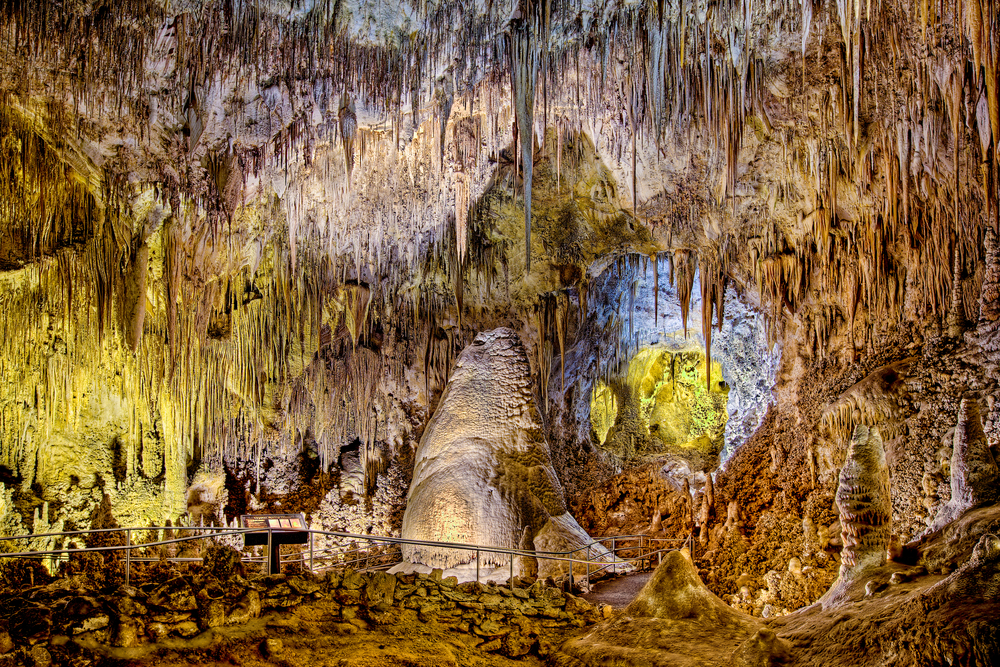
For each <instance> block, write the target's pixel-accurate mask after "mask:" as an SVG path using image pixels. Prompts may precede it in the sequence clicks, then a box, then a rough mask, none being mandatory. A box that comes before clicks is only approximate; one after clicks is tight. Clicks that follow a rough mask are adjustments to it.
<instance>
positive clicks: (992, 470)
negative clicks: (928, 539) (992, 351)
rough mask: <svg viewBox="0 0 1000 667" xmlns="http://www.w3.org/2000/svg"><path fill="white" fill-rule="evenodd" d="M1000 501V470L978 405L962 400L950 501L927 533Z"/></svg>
mask: <svg viewBox="0 0 1000 667" xmlns="http://www.w3.org/2000/svg"><path fill="white" fill-rule="evenodd" d="M998 500H1000V469H998V468H997V463H996V460H995V459H994V457H993V452H992V451H991V450H990V444H989V442H988V441H987V439H986V434H985V433H984V432H983V423H982V420H981V418H980V416H979V405H978V403H977V402H976V400H975V399H973V398H963V399H962V403H961V406H960V407H959V409H958V423H957V424H956V426H955V437H954V441H953V444H952V455H951V500H949V501H948V502H947V503H946V504H945V505H944V506H943V507H941V509H940V510H938V513H937V515H936V516H935V517H934V521H933V522H932V523H931V525H930V528H928V532H934V531H936V530H940V529H942V528H944V527H945V526H947V525H948V524H949V523H951V522H952V521H954V520H955V519H957V518H958V517H959V516H961V515H962V513H963V512H965V511H966V510H968V509H971V508H973V507H976V506H979V505H983V504H989V503H995V502H997V501H998Z"/></svg>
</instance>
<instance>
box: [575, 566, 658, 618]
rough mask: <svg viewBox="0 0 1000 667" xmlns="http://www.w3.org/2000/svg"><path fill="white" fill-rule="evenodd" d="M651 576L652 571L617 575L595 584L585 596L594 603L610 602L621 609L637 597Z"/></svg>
mask: <svg viewBox="0 0 1000 667" xmlns="http://www.w3.org/2000/svg"><path fill="white" fill-rule="evenodd" d="M651 576H653V573H652V572H639V573H638V574H626V575H623V576H620V577H616V578H615V579H611V580H610V581H601V582H598V583H596V584H594V589H593V590H592V591H591V592H589V593H587V594H585V595H584V596H583V598H584V599H585V600H589V601H590V602H593V603H594V604H609V605H611V606H612V607H614V608H615V609H621V608H623V607H626V606H628V603H629V602H631V601H632V600H634V599H635V596H636V594H637V593H638V592H639V591H640V590H641V589H642V587H643V586H645V585H646V582H647V581H649V578H650V577H651Z"/></svg>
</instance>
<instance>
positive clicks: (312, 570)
mask: <svg viewBox="0 0 1000 667" xmlns="http://www.w3.org/2000/svg"><path fill="white" fill-rule="evenodd" d="M309 572H311V573H312V574H315V573H316V568H315V567H314V566H313V534H312V531H311V530H310V531H309Z"/></svg>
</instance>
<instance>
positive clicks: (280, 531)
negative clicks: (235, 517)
mask: <svg viewBox="0 0 1000 667" xmlns="http://www.w3.org/2000/svg"><path fill="white" fill-rule="evenodd" d="M240 527H241V528H250V529H251V532H249V533H244V534H243V544H244V546H248V547H263V546H266V547H267V573H268V574H280V573H281V545H282V544H306V543H307V542H309V541H310V539H309V538H310V533H309V530H308V529H307V528H306V517H305V515H304V514H244V515H243V516H241V517H240Z"/></svg>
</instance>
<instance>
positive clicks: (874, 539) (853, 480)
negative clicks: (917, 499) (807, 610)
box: [820, 424, 892, 606]
mask: <svg viewBox="0 0 1000 667" xmlns="http://www.w3.org/2000/svg"><path fill="white" fill-rule="evenodd" d="M836 498H837V508H838V509H839V510H840V524H841V539H842V540H843V549H842V550H841V553H840V559H841V563H840V575H839V577H838V578H837V581H836V582H834V585H833V586H832V587H831V588H830V590H829V591H827V593H826V594H825V595H824V596H823V598H822V599H821V600H820V602H821V603H822V604H823V605H824V606H832V605H836V604H837V603H838V602H839V601H841V600H842V599H843V597H844V595H845V592H846V590H847V589H848V588H849V587H850V586H851V585H852V584H853V583H854V582H855V581H857V580H858V579H859V577H861V576H862V575H864V574H865V573H866V572H868V571H870V570H872V569H874V568H878V567H880V566H882V565H884V564H885V562H886V550H887V549H888V547H889V540H890V538H891V536H892V497H891V495H890V491H889V467H888V465H887V464H886V460H885V449H884V448H883V446H882V436H881V435H880V434H879V431H878V428H877V427H875V428H871V429H869V428H868V427H867V426H864V425H863V424H862V425H859V426H857V427H856V428H855V429H854V437H853V438H852V439H851V445H850V448H849V449H848V451H847V460H845V461H844V466H843V468H841V471H840V484H839V485H838V487H837V496H836Z"/></svg>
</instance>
